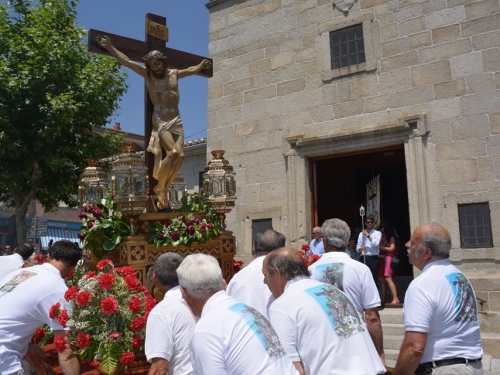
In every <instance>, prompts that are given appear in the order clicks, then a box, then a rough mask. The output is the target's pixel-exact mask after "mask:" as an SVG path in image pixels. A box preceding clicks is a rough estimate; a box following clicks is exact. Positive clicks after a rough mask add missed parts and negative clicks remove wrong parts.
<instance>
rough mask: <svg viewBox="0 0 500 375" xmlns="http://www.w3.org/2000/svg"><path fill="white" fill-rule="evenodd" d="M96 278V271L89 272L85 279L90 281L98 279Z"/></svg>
mask: <svg viewBox="0 0 500 375" xmlns="http://www.w3.org/2000/svg"><path fill="white" fill-rule="evenodd" d="M96 276H97V274H96V273H95V272H94V271H89V272H87V273H86V274H85V279H87V280H88V279H91V278H93V277H96Z"/></svg>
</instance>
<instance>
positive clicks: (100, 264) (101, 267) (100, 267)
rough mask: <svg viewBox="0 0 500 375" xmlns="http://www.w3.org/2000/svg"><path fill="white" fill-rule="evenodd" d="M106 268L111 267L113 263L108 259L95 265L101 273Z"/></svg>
mask: <svg viewBox="0 0 500 375" xmlns="http://www.w3.org/2000/svg"><path fill="white" fill-rule="evenodd" d="M106 266H113V262H112V261H111V260H109V259H103V260H100V261H99V263H97V266H96V267H97V269H98V270H99V271H102V270H103V269H104V267H106Z"/></svg>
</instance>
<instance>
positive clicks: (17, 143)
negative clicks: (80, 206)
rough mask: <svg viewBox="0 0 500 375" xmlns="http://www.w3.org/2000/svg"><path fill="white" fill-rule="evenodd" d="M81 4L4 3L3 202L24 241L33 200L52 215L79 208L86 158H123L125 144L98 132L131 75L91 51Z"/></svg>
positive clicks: (0, 54)
mask: <svg viewBox="0 0 500 375" xmlns="http://www.w3.org/2000/svg"><path fill="white" fill-rule="evenodd" d="M77 4H78V1H72V0H70V1H68V0H38V1H36V0H13V1H10V2H3V3H2V4H1V5H0V82H1V84H0V201H2V202H5V204H6V205H7V206H9V207H15V211H16V227H17V240H18V241H25V240H26V225H25V218H26V214H27V211H28V207H29V203H30V201H31V200H33V199H34V200H37V201H39V202H40V203H41V204H42V205H43V206H44V208H45V209H46V210H47V211H50V210H53V209H55V208H56V207H57V205H58V203H59V202H64V203H66V204H67V205H69V206H70V207H74V206H75V205H77V201H76V192H77V182H78V179H79V175H80V173H81V172H82V171H83V169H84V168H85V167H86V165H87V162H86V161H87V159H89V158H104V157H108V156H111V155H113V154H116V153H117V152H118V150H119V149H120V144H121V140H122V139H123V137H121V136H117V135H113V134H110V133H105V134H104V135H100V134H97V133H95V132H93V127H94V126H96V127H103V126H105V125H106V123H107V120H108V118H109V117H110V116H111V115H112V114H113V113H114V112H115V111H116V110H117V107H118V101H119V99H120V97H121V96H122V95H123V93H124V92H125V91H126V89H127V85H126V83H125V78H126V73H125V72H124V71H122V70H121V68H120V65H119V64H118V63H117V62H116V61H115V60H114V59H112V58H109V57H105V56H98V55H96V54H91V53H88V52H87V47H86V43H85V42H84V36H85V30H84V29H83V28H81V27H78V26H77V24H76V13H77V11H76V7H77Z"/></svg>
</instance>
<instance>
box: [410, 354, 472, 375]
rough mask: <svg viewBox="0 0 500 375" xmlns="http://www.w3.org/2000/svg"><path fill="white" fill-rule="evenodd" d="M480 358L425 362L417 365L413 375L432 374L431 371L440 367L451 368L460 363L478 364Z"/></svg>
mask: <svg viewBox="0 0 500 375" xmlns="http://www.w3.org/2000/svg"><path fill="white" fill-rule="evenodd" d="M481 359H482V358H478V359H467V358H450V359H441V360H439V361H433V362H425V363H421V364H419V365H418V367H417V369H416V370H415V375H419V374H430V373H432V369H433V368H436V367H441V366H451V365H458V364H461V363H478V362H481Z"/></svg>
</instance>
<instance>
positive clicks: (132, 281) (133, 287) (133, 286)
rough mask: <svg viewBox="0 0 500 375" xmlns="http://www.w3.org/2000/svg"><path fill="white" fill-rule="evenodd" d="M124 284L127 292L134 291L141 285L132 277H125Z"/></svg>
mask: <svg viewBox="0 0 500 375" xmlns="http://www.w3.org/2000/svg"><path fill="white" fill-rule="evenodd" d="M124 280H125V283H126V284H127V288H128V289H129V290H136V289H137V288H138V287H139V286H140V285H141V284H140V283H139V280H137V279H136V278H135V276H132V275H127V276H125V279H124Z"/></svg>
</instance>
